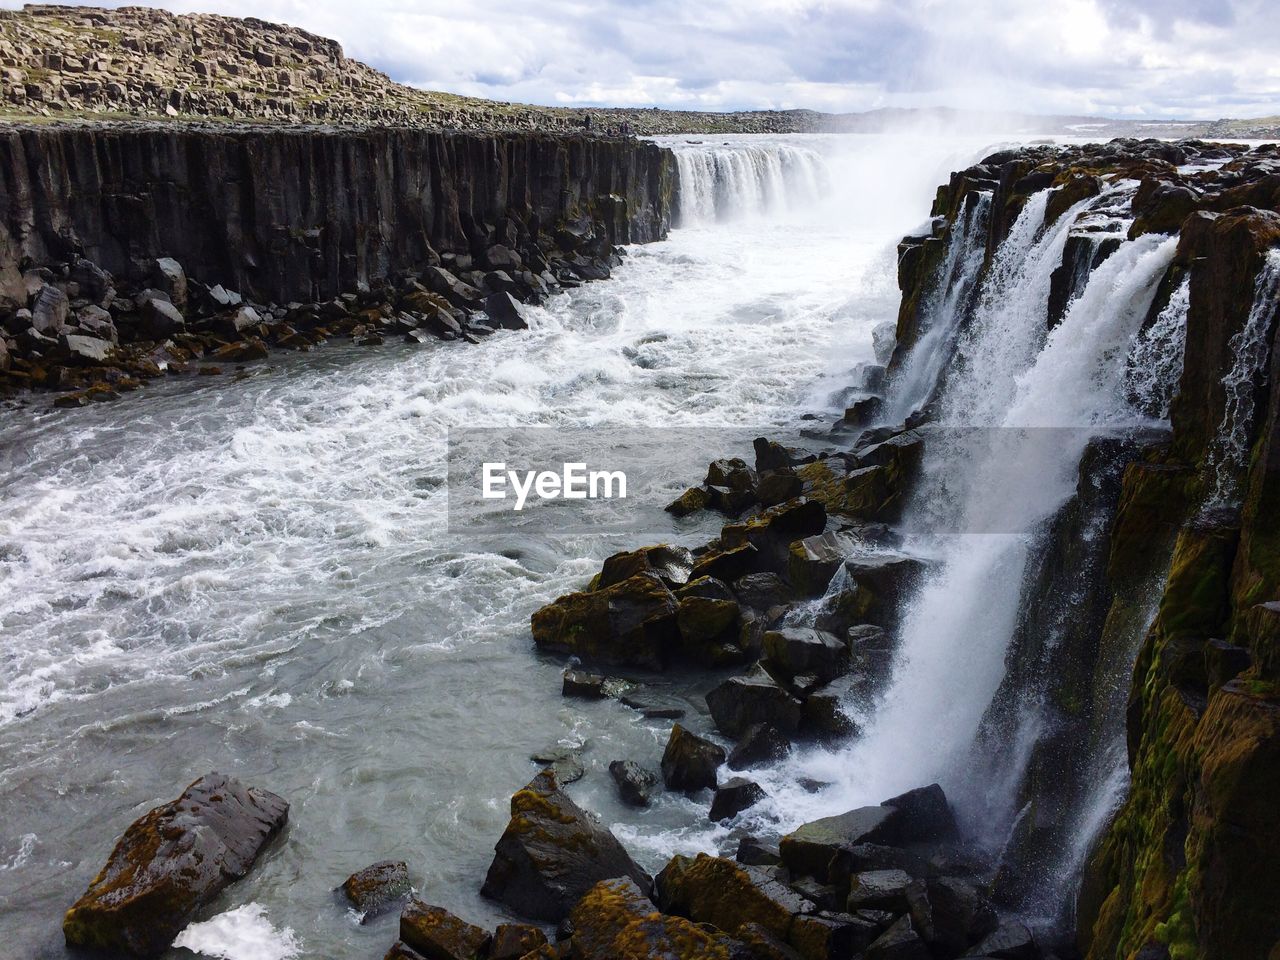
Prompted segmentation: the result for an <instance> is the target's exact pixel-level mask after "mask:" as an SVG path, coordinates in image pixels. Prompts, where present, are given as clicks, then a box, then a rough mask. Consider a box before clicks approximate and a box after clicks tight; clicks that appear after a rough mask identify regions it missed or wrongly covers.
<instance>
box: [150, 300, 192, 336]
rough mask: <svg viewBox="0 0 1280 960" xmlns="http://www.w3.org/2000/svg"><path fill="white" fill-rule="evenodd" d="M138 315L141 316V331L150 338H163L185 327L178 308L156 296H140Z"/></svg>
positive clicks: (179, 331)
mask: <svg viewBox="0 0 1280 960" xmlns="http://www.w3.org/2000/svg"><path fill="white" fill-rule="evenodd" d="M138 315H139V316H140V317H141V318H142V328H143V331H144V332H145V334H146V335H147V336H148V337H150V338H151V339H152V340H163V339H165V338H166V337H171V336H173V335H174V334H176V333H181V332H183V331H184V330H186V328H187V324H186V321H185V320H183V318H182V314H181V313H180V312H179V311H178V308H177V307H175V306H174V305H173V304H172V303H170V302H169V301H168V300H164V299H161V298H160V297H158V296H148V297H144V298H141V299H140V300H139V301H138Z"/></svg>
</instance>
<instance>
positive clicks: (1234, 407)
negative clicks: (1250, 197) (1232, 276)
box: [1206, 248, 1280, 507]
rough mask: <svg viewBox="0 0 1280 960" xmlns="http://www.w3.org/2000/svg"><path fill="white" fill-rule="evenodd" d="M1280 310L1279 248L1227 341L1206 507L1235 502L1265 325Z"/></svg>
mask: <svg viewBox="0 0 1280 960" xmlns="http://www.w3.org/2000/svg"><path fill="white" fill-rule="evenodd" d="M1277 306H1280V248H1274V249H1272V250H1271V251H1269V252H1268V253H1267V258H1266V262H1265V263H1264V264H1263V266H1262V270H1261V271H1259V273H1258V279H1257V281H1256V283H1255V285H1254V290H1253V306H1252V307H1251V308H1250V310H1249V316H1248V319H1246V320H1245V323H1244V326H1243V327H1242V328H1241V329H1240V331H1239V333H1237V334H1236V335H1235V336H1233V337H1232V338H1231V355H1232V356H1234V357H1235V361H1234V362H1233V363H1232V365H1231V369H1230V370H1228V371H1227V375H1226V376H1225V377H1223V379H1222V386H1223V389H1224V390H1225V391H1226V401H1227V402H1226V407H1225V408H1224V410H1223V414H1222V423H1221V425H1220V426H1219V427H1218V433H1217V435H1216V436H1215V438H1214V441H1213V446H1212V447H1211V448H1210V450H1209V457H1208V463H1207V465H1206V466H1207V469H1208V471H1209V475H1210V477H1211V478H1212V479H1213V492H1212V493H1211V494H1210V497H1209V501H1208V503H1207V505H1206V506H1208V507H1222V506H1227V505H1229V504H1230V503H1231V502H1232V501H1234V500H1235V499H1236V498H1237V496H1238V489H1237V487H1238V484H1239V474H1240V470H1241V468H1242V467H1243V466H1244V464H1245V460H1246V459H1247V457H1248V455H1249V435H1250V431H1251V429H1252V427H1253V416H1254V404H1255V391H1256V389H1257V384H1258V380H1259V377H1261V376H1262V374H1263V369H1262V368H1263V365H1264V364H1265V363H1266V362H1267V357H1268V355H1269V353H1270V348H1271V337H1270V334H1271V322H1272V320H1273V319H1274V318H1275V315H1276V309H1277Z"/></svg>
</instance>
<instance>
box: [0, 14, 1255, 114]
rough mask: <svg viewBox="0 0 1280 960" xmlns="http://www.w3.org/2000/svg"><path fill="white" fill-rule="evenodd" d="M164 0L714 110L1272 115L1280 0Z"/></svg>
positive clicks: (511, 76)
mask: <svg viewBox="0 0 1280 960" xmlns="http://www.w3.org/2000/svg"><path fill="white" fill-rule="evenodd" d="M135 2H136V0H135ZM16 5H17V4H15V3H12V2H9V0H0V6H16ZM98 5H103V4H101V3H99V4H98ZM106 5H115V4H106ZM161 5H162V6H165V7H167V8H169V9H172V10H178V11H188V10H202V11H206V12H217V13H227V14H232V15H236V16H258V17H262V18H264V19H273V20H282V21H285V22H287V23H292V24H294V25H296V26H300V27H303V28H306V29H309V30H312V31H314V32H316V33H321V34H325V35H327V36H332V37H336V38H337V39H339V40H341V41H342V43H343V45H344V46H345V48H346V51H347V53H348V55H349V56H354V57H358V58H359V59H362V60H365V61H367V62H369V63H372V64H373V65H374V66H376V67H378V68H379V69H382V70H384V71H386V72H387V73H389V74H390V75H391V76H392V77H393V78H395V79H397V80H400V81H403V82H405V83H410V84H414V85H416V86H421V87H425V88H430V89H440V90H449V91H453V92H456V93H465V94H473V95H477V96H483V97H491V98H495V99H500V100H515V101H523V102H531V103H544V104H561V105H575V104H592V105H595V104H615V105H627V106H652V105H656V106H663V107H676V108H683V109H703V110H711V109H741V108H756V107H760V108H787V107H811V108H814V109H819V110H833V111H844V110H867V109H872V108H876V107H896V106H906V107H910V106H926V105H940V106H955V107H982V108H988V109H990V108H998V109H1006V110H1022V111H1028V112H1034V113H1071V114H1095V115H1104V116H1123V117H1165V118H1173V117H1184V118H1188V119H1192V118H1195V119H1205V118H1209V119H1212V118H1217V117H1224V116H1235V117H1248V116H1262V115H1274V114H1280V56H1277V53H1276V51H1277V50H1278V49H1280V0H1053V2H1046V0H737V2H719V0H703V2H694V0H533V2H529V0H464V2H461V3H459V2H457V0H449V2H442V0H419V2H410V0H195V2H188V0H173V2H167V3H164V4H161Z"/></svg>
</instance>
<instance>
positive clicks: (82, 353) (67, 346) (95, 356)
mask: <svg viewBox="0 0 1280 960" xmlns="http://www.w3.org/2000/svg"><path fill="white" fill-rule="evenodd" d="M61 343H62V349H63V350H65V351H66V352H67V356H68V358H69V359H71V360H73V361H75V362H76V363H84V364H99V363H105V362H106V361H107V358H108V357H110V356H111V351H112V350H114V349H115V346H114V345H113V344H111V343H109V342H108V341H106V340H99V339H98V338H97V337H82V336H78V335H76V334H66V333H64V334H63V335H62V337H61Z"/></svg>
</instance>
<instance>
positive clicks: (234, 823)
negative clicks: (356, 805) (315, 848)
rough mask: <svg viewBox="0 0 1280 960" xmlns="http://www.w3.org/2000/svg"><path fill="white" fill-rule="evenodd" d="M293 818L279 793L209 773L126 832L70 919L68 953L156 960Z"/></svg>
mask: <svg viewBox="0 0 1280 960" xmlns="http://www.w3.org/2000/svg"><path fill="white" fill-rule="evenodd" d="M288 816H289V804H287V803H286V802H285V801H284V800H282V799H281V798H280V797H278V796H276V795H275V794H274V793H269V792H268V791H266V790H262V789H259V788H257V787H249V786H246V785H245V784H243V783H241V782H240V781H238V780H236V779H234V778H232V777H226V776H223V775H222V774H220V773H210V774H208V775H206V776H203V777H201V778H200V779H199V780H197V781H195V782H194V783H192V784H191V785H190V786H189V787H187V789H186V790H184V791H183V792H182V795H181V796H180V797H178V799H177V800H174V801H173V802H171V803H166V804H164V805H163V806H160V807H156V808H155V809H154V810H152V811H151V812H150V813H148V814H146V815H145V816H143V817H142V818H140V819H139V820H136V821H135V822H134V823H133V824H132V825H131V826H130V827H129V829H128V830H126V831H125V833H124V836H122V837H121V838H120V840H119V842H117V843H116V846H115V849H114V850H112V851H111V856H110V857H109V858H108V860H107V864H106V866H104V867H103V868H102V870H101V872H100V873H99V874H98V875H97V876H96V877H95V878H94V879H93V882H92V883H91V884H90V885H89V889H88V890H86V891H85V894H84V896H82V897H81V898H80V899H79V900H77V901H76V903H75V905H74V906H72V907H71V909H70V910H68V911H67V915H66V917H65V918H64V919H63V921H62V930H63V933H64V934H65V936H66V940H67V945H68V946H71V947H92V948H96V949H99V950H114V951H117V952H122V953H127V954H130V955H132V956H138V957H154V956H159V955H160V954H162V953H163V952H164V951H165V950H167V949H168V947H169V945H170V944H171V943H172V942H173V940H174V938H175V937H176V936H177V935H178V934H179V933H180V932H181V931H182V928H183V927H185V926H186V925H187V924H188V923H190V922H191V920H192V919H193V918H194V917H195V914H196V911H197V910H199V909H200V908H201V907H202V906H204V905H205V904H207V903H209V902H210V901H211V900H213V898H214V897H215V896H217V895H218V893H219V892H221V891H222V890H223V888H225V887H226V886H227V885H228V884H230V883H232V882H233V881H235V880H239V879H240V878H242V877H243V876H245V874H247V873H248V872H249V869H250V868H251V867H252V866H253V864H254V861H255V860H256V859H257V858H258V855H259V853H261V852H262V849H263V847H264V846H266V844H267V843H268V842H269V841H270V840H271V838H272V837H274V836H275V835H276V834H278V833H279V832H280V831H281V830H282V829H283V828H284V825H285V821H286V820H287V819H288Z"/></svg>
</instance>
